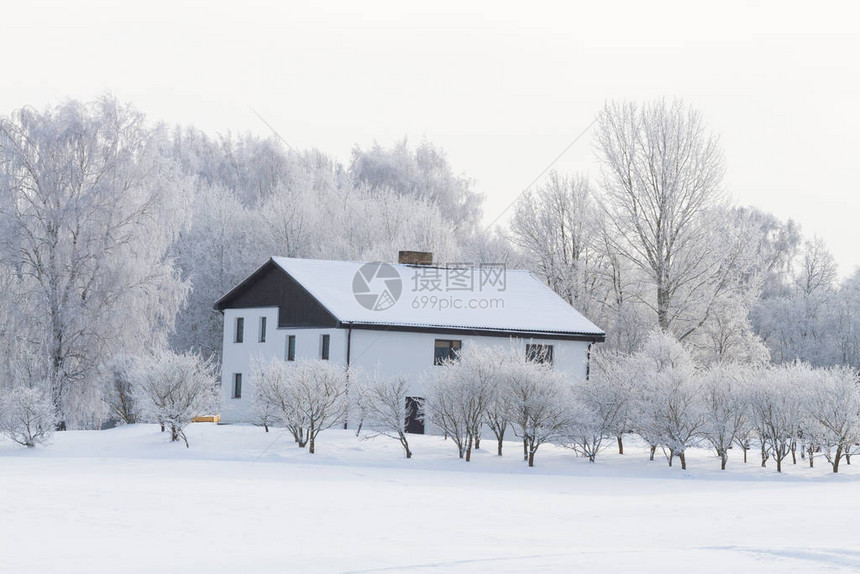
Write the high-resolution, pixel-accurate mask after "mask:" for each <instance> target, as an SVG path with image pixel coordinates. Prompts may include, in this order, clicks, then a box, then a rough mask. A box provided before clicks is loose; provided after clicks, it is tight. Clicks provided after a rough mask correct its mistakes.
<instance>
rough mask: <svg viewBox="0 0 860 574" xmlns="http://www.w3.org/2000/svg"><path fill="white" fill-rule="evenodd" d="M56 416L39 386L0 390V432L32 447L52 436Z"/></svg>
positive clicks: (47, 397) (49, 401) (50, 403)
mask: <svg viewBox="0 0 860 574" xmlns="http://www.w3.org/2000/svg"><path fill="white" fill-rule="evenodd" d="M56 424H57V415H56V412H55V411H54V405H53V403H52V402H51V398H50V396H48V394H47V393H45V392H44V390H43V389H42V388H40V387H35V386H34V387H30V386H26V385H19V386H15V387H12V388H10V389H4V390H2V391H0V433H2V434H4V435H6V436H7V437H8V438H9V439H11V440H12V441H14V442H16V443H18V444H20V445H23V446H26V447H29V448H33V447H35V446H36V445H37V444H42V443H43V442H45V441H46V440H48V439H49V438H50V437H51V434H53V432H54V427H55V426H56Z"/></svg>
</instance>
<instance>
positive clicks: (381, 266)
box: [352, 262, 508, 311]
mask: <svg viewBox="0 0 860 574" xmlns="http://www.w3.org/2000/svg"><path fill="white" fill-rule="evenodd" d="M411 274H412V276H411V277H408V278H407V281H408V282H407V283H406V284H405V288H406V289H411V291H412V295H411V297H412V301H411V303H410V304H411V307H412V308H413V309H433V310H437V311H445V310H448V309H454V310H460V309H463V310H467V309H479V310H484V309H504V307H505V301H504V299H503V298H495V299H493V298H489V297H487V296H486V295H488V294H489V293H493V292H495V293H503V292H505V291H507V288H508V280H507V279H508V278H507V269H506V267H505V265H504V263H482V264H480V265H477V266H476V265H474V264H472V263H448V264H447V265H445V266H443V267H435V266H432V265H427V266H423V265H418V266H415V267H413V268H412V269H411ZM403 291H404V281H403V279H401V277H400V273H399V272H398V270H397V268H396V267H395V266H393V265H389V264H388V263H379V262H377V263H365V264H364V265H362V266H361V267H360V268H359V270H358V271H357V272H356V273H355V276H354V277H353V279H352V294H353V295H354V296H355V300H356V301H358V303H359V304H360V305H361V306H362V307H364V308H365V309H369V310H371V311H385V310H387V309H391V308H392V307H394V305H395V304H396V303H397V301H398V300H399V299H400V298H401V296H402V295H403ZM469 293H471V294H472V295H479V296H473V297H467V296H466V297H464V296H463V295H467V294H469Z"/></svg>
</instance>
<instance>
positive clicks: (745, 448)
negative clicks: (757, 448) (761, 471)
mask: <svg viewBox="0 0 860 574" xmlns="http://www.w3.org/2000/svg"><path fill="white" fill-rule="evenodd" d="M741 450H743V451H744V464H746V463H747V451H748V450H749V449H748V448H747V447H745V446H742V447H741Z"/></svg>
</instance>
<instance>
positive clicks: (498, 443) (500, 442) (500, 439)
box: [496, 437, 503, 456]
mask: <svg viewBox="0 0 860 574" xmlns="http://www.w3.org/2000/svg"><path fill="white" fill-rule="evenodd" d="M502 439H503V437H499V438H498V439H497V444H496V447H497V448H498V455H499V456H502Z"/></svg>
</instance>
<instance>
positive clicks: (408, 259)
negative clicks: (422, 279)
mask: <svg viewBox="0 0 860 574" xmlns="http://www.w3.org/2000/svg"><path fill="white" fill-rule="evenodd" d="M397 262H398V263H402V264H404V265H433V254H432V253H430V252H427V251H401V252H400V253H399V255H398V257H397Z"/></svg>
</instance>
